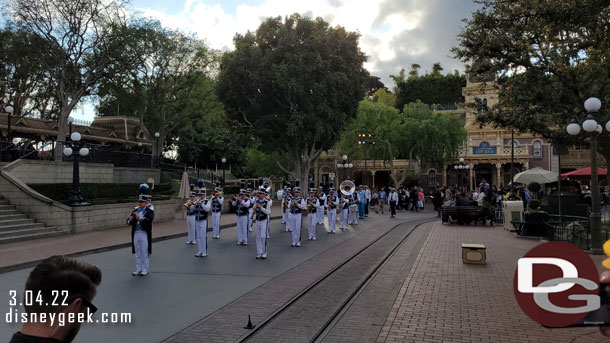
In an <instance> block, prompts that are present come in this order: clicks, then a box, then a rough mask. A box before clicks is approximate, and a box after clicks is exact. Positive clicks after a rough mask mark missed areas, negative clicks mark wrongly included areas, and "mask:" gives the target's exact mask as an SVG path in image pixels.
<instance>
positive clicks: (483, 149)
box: [472, 142, 497, 155]
mask: <svg viewBox="0 0 610 343" xmlns="http://www.w3.org/2000/svg"><path fill="white" fill-rule="evenodd" d="M496 149H497V148H496V147H495V146H494V147H490V146H489V143H487V142H481V144H479V146H478V147H474V148H472V154H473V155H495V154H496Z"/></svg>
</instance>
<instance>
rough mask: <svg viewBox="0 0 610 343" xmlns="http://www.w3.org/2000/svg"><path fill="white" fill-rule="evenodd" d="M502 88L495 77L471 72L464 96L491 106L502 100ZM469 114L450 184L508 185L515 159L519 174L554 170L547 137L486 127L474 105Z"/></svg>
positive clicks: (451, 166) (451, 168)
mask: <svg viewBox="0 0 610 343" xmlns="http://www.w3.org/2000/svg"><path fill="white" fill-rule="evenodd" d="M498 90H499V86H498V84H497V82H496V79H495V77H494V78H493V79H489V78H487V79H485V78H481V77H477V76H472V75H469V76H468V78H467V81H466V87H464V88H463V89H462V95H464V98H465V102H466V103H474V102H475V100H476V99H480V100H481V101H482V102H483V104H486V105H487V106H490V107H491V106H494V105H496V104H497V103H498ZM465 117H466V123H465V129H466V132H467V137H466V141H465V142H464V144H463V146H462V147H461V148H460V150H459V159H458V160H457V161H455V162H454V163H451V164H448V165H447V167H446V175H447V179H446V184H449V185H459V186H469V187H470V188H473V187H476V186H477V185H479V184H480V183H481V182H482V181H486V182H487V183H489V184H490V185H497V186H503V185H507V184H509V183H510V175H511V161H512V163H513V166H514V173H515V174H516V173H518V172H520V171H523V170H526V169H529V168H534V167H541V168H543V169H547V170H552V169H553V168H552V166H553V162H554V156H553V155H552V150H551V145H550V143H548V142H547V141H546V140H545V139H543V138H541V137H538V136H535V135H532V134H522V133H518V132H516V131H514V132H513V131H512V130H510V129H503V128H493V127H492V126H490V125H484V126H482V125H481V124H479V123H477V121H476V117H477V112H476V109H474V108H470V107H468V108H466V111H465ZM511 157H512V158H511ZM462 159H463V162H461V161H462ZM456 167H457V169H456Z"/></svg>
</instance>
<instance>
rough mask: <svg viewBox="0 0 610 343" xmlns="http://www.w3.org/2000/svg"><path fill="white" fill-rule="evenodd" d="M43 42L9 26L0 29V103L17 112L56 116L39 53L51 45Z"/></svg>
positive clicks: (50, 90) (50, 88)
mask: <svg viewBox="0 0 610 343" xmlns="http://www.w3.org/2000/svg"><path fill="white" fill-rule="evenodd" d="M45 45H46V41H45V40H44V39H42V38H41V37H40V36H39V35H37V34H33V33H28V32H26V31H23V30H21V31H20V30H13V29H12V28H5V29H3V30H1V31H0V46H2V49H0V94H2V95H3V97H4V99H3V100H2V101H0V104H1V103H4V104H10V105H12V106H13V108H14V110H15V112H14V114H15V115H17V116H29V115H37V116H39V117H40V118H43V119H56V112H58V111H57V105H58V102H57V93H56V92H55V90H54V89H53V88H52V87H51V85H50V83H49V79H48V71H47V70H46V69H45V61H43V60H42V59H43V56H42V55H41V54H40V50H44V49H47V48H49V49H50V48H52V47H46V46H45ZM0 107H3V106H0Z"/></svg>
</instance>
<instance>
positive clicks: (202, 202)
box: [195, 188, 210, 257]
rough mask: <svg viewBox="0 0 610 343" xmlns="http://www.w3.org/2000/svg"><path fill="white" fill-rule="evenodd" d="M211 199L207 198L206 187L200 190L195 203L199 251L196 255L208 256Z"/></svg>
mask: <svg viewBox="0 0 610 343" xmlns="http://www.w3.org/2000/svg"><path fill="white" fill-rule="evenodd" d="M209 212H210V201H209V200H208V199H206V198H205V188H202V189H200V190H199V199H197V204H196V205H195V232H196V236H197V253H196V254H195V257H206V256H208V236H207V231H208V213H209Z"/></svg>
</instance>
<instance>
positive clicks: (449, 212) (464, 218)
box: [441, 206, 494, 225]
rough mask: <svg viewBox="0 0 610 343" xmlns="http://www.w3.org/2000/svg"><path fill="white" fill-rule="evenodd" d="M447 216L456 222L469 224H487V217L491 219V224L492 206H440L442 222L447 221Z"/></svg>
mask: <svg viewBox="0 0 610 343" xmlns="http://www.w3.org/2000/svg"><path fill="white" fill-rule="evenodd" d="M449 217H451V219H452V220H453V222H457V223H458V224H469V223H472V222H474V223H475V225H476V224H478V223H479V222H482V223H484V224H487V219H491V223H492V224H493V217H494V210H493V208H483V207H479V206H449V207H445V206H443V207H442V208H441V221H442V223H443V224H446V223H449Z"/></svg>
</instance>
